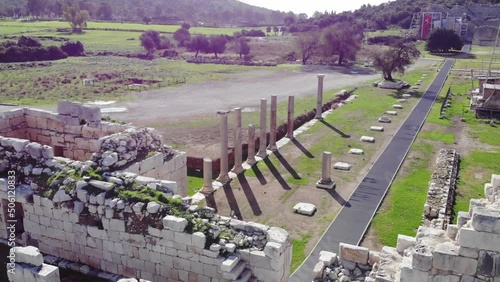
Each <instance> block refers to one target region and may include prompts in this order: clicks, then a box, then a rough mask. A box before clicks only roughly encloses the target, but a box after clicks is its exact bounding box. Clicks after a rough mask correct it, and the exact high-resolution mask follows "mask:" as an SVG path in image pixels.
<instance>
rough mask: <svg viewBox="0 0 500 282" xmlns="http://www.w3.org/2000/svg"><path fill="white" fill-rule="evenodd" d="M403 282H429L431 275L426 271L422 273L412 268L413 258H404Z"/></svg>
mask: <svg viewBox="0 0 500 282" xmlns="http://www.w3.org/2000/svg"><path fill="white" fill-rule="evenodd" d="M400 277H401V279H400V281H401V282H422V281H427V279H428V277H429V273H428V272H426V271H421V270H418V269H414V268H413V267H412V257H411V256H410V257H403V262H402V263H401V274H400Z"/></svg>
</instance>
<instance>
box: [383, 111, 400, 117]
mask: <svg viewBox="0 0 500 282" xmlns="http://www.w3.org/2000/svg"><path fill="white" fill-rule="evenodd" d="M385 114H386V115H391V116H397V115H398V112H396V111H385Z"/></svg>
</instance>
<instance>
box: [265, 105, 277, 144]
mask: <svg viewBox="0 0 500 282" xmlns="http://www.w3.org/2000/svg"><path fill="white" fill-rule="evenodd" d="M277 123H278V96H276V95H272V96H271V126H270V129H269V134H270V137H269V146H268V147H267V148H268V149H269V150H271V151H276V150H278V147H277V146H276V127H277V126H278V125H277Z"/></svg>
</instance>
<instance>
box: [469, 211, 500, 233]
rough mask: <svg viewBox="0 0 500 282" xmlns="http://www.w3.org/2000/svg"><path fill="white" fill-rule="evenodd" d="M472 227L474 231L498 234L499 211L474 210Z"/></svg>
mask: <svg viewBox="0 0 500 282" xmlns="http://www.w3.org/2000/svg"><path fill="white" fill-rule="evenodd" d="M472 227H473V228H474V230H476V231H481V232H488V233H495V234H500V211H496V210H492V209H486V208H476V209H474V211H473V213H472Z"/></svg>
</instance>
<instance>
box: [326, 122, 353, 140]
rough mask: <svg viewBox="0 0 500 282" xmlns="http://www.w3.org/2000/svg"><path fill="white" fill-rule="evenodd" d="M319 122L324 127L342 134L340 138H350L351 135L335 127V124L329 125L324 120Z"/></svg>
mask: <svg viewBox="0 0 500 282" xmlns="http://www.w3.org/2000/svg"><path fill="white" fill-rule="evenodd" d="M320 122H321V123H322V124H324V125H325V126H326V127H328V128H330V129H331V130H333V131H335V132H336V133H338V134H339V135H340V136H342V138H351V135H349V134H345V133H344V132H342V131H340V130H339V129H338V128H336V127H335V126H333V125H331V124H330V123H328V122H327V121H324V120H320Z"/></svg>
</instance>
